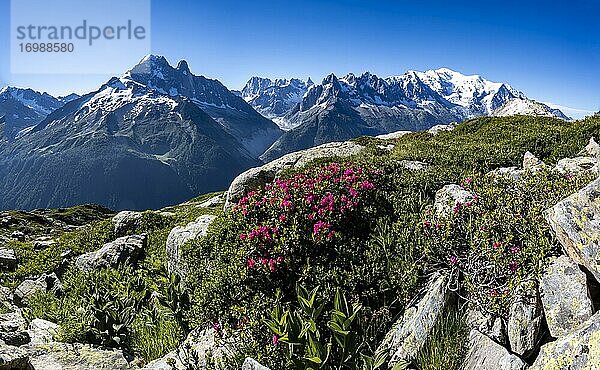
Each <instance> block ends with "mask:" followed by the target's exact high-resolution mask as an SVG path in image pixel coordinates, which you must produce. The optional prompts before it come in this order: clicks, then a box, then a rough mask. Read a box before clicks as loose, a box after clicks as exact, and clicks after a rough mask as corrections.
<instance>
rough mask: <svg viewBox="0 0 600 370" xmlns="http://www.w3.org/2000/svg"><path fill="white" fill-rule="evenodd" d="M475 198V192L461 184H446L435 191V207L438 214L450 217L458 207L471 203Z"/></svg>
mask: <svg viewBox="0 0 600 370" xmlns="http://www.w3.org/2000/svg"><path fill="white" fill-rule="evenodd" d="M474 200H475V194H473V193H472V192H470V191H469V190H467V189H465V188H463V187H462V186H460V185H456V184H450V185H446V186H444V187H443V188H441V189H440V190H438V191H437V192H436V193H435V203H434V204H433V209H434V211H435V214H436V215H437V216H441V217H448V216H450V215H452V213H453V212H454V210H455V209H456V207H460V206H462V205H465V204H469V203H471V202H473V201H474Z"/></svg>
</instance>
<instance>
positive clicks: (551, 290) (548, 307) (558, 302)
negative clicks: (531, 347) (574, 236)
mask: <svg viewBox="0 0 600 370" xmlns="http://www.w3.org/2000/svg"><path fill="white" fill-rule="evenodd" d="M540 294H541V299H542V304H543V306H544V312H545V314H546V322H547V323H548V329H549V330H550V334H551V335H552V336H553V337H555V338H558V337H561V336H563V335H565V334H568V333H569V332H570V331H572V330H573V329H574V328H575V327H576V326H578V325H580V324H581V323H583V322H584V321H586V320H587V319H589V318H590V316H592V302H591V300H590V298H589V296H588V288H587V283H586V276H585V274H584V273H583V271H581V270H580V269H579V267H578V266H577V264H575V262H573V261H572V260H571V259H570V258H569V257H567V256H561V257H558V258H556V259H554V260H553V262H552V263H551V264H550V266H549V267H548V268H547V269H546V271H545V272H544V274H543V275H542V277H541V279H540Z"/></svg>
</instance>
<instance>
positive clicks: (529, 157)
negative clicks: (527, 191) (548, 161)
mask: <svg viewBox="0 0 600 370" xmlns="http://www.w3.org/2000/svg"><path fill="white" fill-rule="evenodd" d="M541 166H545V164H544V162H542V161H541V160H540V159H539V158H538V157H536V156H535V155H533V154H532V153H531V152H529V151H527V152H525V155H524V156H523V168H524V169H530V168H536V167H541Z"/></svg>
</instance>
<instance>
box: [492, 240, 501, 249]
mask: <svg viewBox="0 0 600 370" xmlns="http://www.w3.org/2000/svg"><path fill="white" fill-rule="evenodd" d="M501 246H502V243H500V242H494V244H492V248H494V249H498V248H500V247H501Z"/></svg>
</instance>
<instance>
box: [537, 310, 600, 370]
mask: <svg viewBox="0 0 600 370" xmlns="http://www.w3.org/2000/svg"><path fill="white" fill-rule="evenodd" d="M599 366H600V312H598V313H596V314H595V315H594V316H592V317H591V318H590V319H589V320H587V321H585V322H583V323H582V324H581V325H579V326H578V327H577V328H575V330H574V331H573V332H571V333H569V334H567V335H565V336H562V337H560V338H558V339H557V340H555V341H554V342H551V343H548V344H546V345H544V346H542V349H541V351H540V353H539V355H538V357H537V358H536V360H535V362H534V364H533V365H532V366H531V367H530V368H529V370H555V369H569V370H584V369H598V368H599Z"/></svg>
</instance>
